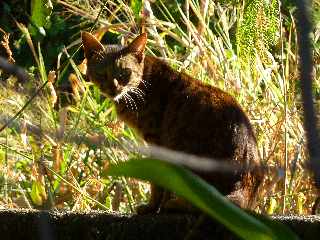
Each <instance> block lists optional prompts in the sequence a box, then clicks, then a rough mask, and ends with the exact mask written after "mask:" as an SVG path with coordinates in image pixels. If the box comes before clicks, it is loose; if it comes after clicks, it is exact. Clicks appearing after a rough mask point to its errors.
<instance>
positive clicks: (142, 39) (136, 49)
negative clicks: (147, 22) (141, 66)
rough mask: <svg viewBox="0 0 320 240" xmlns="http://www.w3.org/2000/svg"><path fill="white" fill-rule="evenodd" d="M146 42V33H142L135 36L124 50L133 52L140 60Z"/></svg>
mask: <svg viewBox="0 0 320 240" xmlns="http://www.w3.org/2000/svg"><path fill="white" fill-rule="evenodd" d="M146 43H147V33H142V34H140V35H139V36H138V37H136V38H135V39H134V40H133V41H132V42H131V43H130V44H129V45H128V47H127V48H126V50H127V51H128V52H130V53H134V54H135V55H136V56H137V58H138V60H139V62H141V61H142V58H143V52H144V49H145V47H146Z"/></svg>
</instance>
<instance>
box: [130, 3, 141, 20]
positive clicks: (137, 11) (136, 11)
mask: <svg viewBox="0 0 320 240" xmlns="http://www.w3.org/2000/svg"><path fill="white" fill-rule="evenodd" d="M130 6H131V9H132V11H133V13H134V16H135V18H136V19H139V18H140V11H141V7H142V0H131V4H130Z"/></svg>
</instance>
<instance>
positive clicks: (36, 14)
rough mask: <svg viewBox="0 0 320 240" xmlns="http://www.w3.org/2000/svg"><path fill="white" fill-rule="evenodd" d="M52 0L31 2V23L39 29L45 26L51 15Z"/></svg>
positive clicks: (32, 0) (33, 0)
mask: <svg viewBox="0 0 320 240" xmlns="http://www.w3.org/2000/svg"><path fill="white" fill-rule="evenodd" d="M52 9H53V6H52V2H51V0H31V21H32V22H33V23H34V24H35V25H36V26H37V27H38V28H42V27H44V26H45V24H46V23H47V21H48V20H49V17H50V15H51V12H52Z"/></svg>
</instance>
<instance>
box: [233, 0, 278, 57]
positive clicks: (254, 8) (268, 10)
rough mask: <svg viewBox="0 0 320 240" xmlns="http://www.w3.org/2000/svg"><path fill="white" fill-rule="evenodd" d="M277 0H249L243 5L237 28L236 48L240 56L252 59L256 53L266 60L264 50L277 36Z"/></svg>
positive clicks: (272, 43)
mask: <svg viewBox="0 0 320 240" xmlns="http://www.w3.org/2000/svg"><path fill="white" fill-rule="evenodd" d="M279 4H280V3H279V1H278V0H270V1H269V0H268V1H259V0H250V1H246V3H245V5H244V6H243V8H244V10H243V15H242V16H241V17H240V19H241V20H240V21H239V22H238V28H237V49H238V53H239V55H240V56H241V57H243V58H246V57H249V58H251V59H248V60H252V59H254V58H255V54H258V55H259V56H260V58H262V60H264V61H265V60H267V59H268V58H267V56H265V53H266V51H268V50H269V49H270V47H271V46H273V45H275V44H276V42H277V40H278V38H279V33H278V32H279V20H280V19H279Z"/></svg>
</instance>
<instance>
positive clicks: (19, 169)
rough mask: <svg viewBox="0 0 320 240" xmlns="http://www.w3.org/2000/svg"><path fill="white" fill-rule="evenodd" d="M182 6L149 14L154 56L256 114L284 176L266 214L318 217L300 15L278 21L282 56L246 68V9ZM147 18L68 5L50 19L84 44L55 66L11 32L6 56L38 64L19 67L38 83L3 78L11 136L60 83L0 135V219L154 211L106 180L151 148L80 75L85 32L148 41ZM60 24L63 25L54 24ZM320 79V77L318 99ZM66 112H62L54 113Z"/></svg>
mask: <svg viewBox="0 0 320 240" xmlns="http://www.w3.org/2000/svg"><path fill="white" fill-rule="evenodd" d="M179 2H181V3H182V4H177V3H176V2H174V1H172V2H170V4H165V3H164V1H161V0H159V1H156V2H155V3H151V6H150V8H149V6H145V10H146V11H149V14H150V19H149V21H148V22H147V25H146V28H147V29H148V33H149V35H148V46H147V54H150V55H156V56H159V57H161V58H163V59H166V60H167V61H168V62H169V63H170V64H171V65H172V66H173V67H174V68H176V69H177V70H178V71H186V72H188V73H190V74H192V75H193V76H195V77H196V78H198V79H199V80H201V81H204V82H206V83H208V84H213V85H215V86H218V87H220V88H222V89H224V90H226V91H227V92H229V93H231V94H232V95H233V96H235V97H236V98H237V100H238V101H239V103H240V104H241V105H242V106H243V108H244V109H245V110H246V112H247V114H248V115H249V118H250V119H251V122H252V124H253V126H254V129H255V132H256V136H257V140H258V145H259V150H260V154H261V159H262V161H263V162H265V163H267V164H268V165H269V166H272V167H275V168H276V169H279V171H274V172H272V173H271V174H269V175H268V176H267V177H266V179H265V182H264V186H263V191H262V192H261V193H260V195H259V196H258V201H259V206H258V207H257V209H256V210H257V211H258V212H263V213H269V214H271V213H298V214H308V213H310V210H311V206H312V203H313V201H314V198H315V189H314V188H313V185H312V181H311V175H310V173H309V171H308V170H307V167H306V160H307V156H306V153H305V150H304V148H305V141H306V140H305V138H304V131H303V126H302V119H301V116H302V112H301V103H300V90H299V79H298V69H297V64H298V58H297V42H296V27H295V22H294V19H293V17H292V15H291V13H290V14H289V15H282V16H280V15H279V16H277V17H278V22H279V25H277V31H276V32H277V36H278V37H277V38H276V39H277V40H276V43H275V44H274V46H273V50H272V51H271V50H268V48H262V49H263V50H260V51H263V54H258V53H254V55H253V56H252V58H251V59H250V60H248V59H246V58H245V57H243V56H242V57H239V55H238V54H237V47H239V46H237V45H236V43H235V37H234V35H233V34H232V32H233V30H234V28H235V26H237V24H239V21H240V20H241V18H242V17H243V6H242V5H241V4H240V3H238V4H234V5H232V4H219V3H217V1H208V5H207V7H206V8H205V9H204V8H203V6H200V5H199V4H198V2H197V1H194V0H188V1H179ZM204 2H206V1H204ZM314 4H318V3H317V1H315V3H314ZM172 6H173V7H172ZM101 9H102V10H101ZM173 9H175V12H173ZM100 10H101V11H100ZM138 15H139V14H137V12H135V10H134V8H130V4H128V3H127V2H126V1H123V0H116V1H107V4H104V5H103V4H102V2H100V1H90V0H81V1H80V0H79V1H74V0H64V1H58V3H56V4H55V5H54V8H53V12H52V13H51V15H50V17H51V19H55V18H57V19H59V18H61V19H63V20H64V21H65V22H66V23H67V25H66V26H60V25H59V27H61V29H60V31H62V32H63V31H64V30H65V28H67V27H69V28H70V29H74V32H72V33H70V34H68V35H67V36H68V38H67V39H62V40H61V41H60V42H62V43H63V44H65V48H63V47H60V48H59V49H58V48H57V49H54V50H56V51H57V52H58V53H57V54H51V55H53V57H52V58H50V59H49V58H48V56H51V55H50V54H49V53H50V52H49V50H50V51H52V49H50V48H48V47H47V43H46V42H45V41H42V39H41V37H39V36H38V35H37V34H36V33H33V32H32V31H31V30H32V29H31V28H30V26H29V27H28V26H27V27H24V26H22V25H20V29H19V28H18V27H11V28H12V29H13V32H14V35H13V39H11V38H9V39H8V41H9V47H10V48H7V50H11V51H13V52H14V53H17V54H16V56H21V55H19V46H20V47H21V45H19V44H22V45H23V46H24V47H25V48H26V50H25V51H29V54H30V56H32V58H30V59H32V61H31V63H27V64H25V65H24V64H23V61H22V60H24V59H17V57H16V56H15V54H14V53H13V54H12V58H13V59H14V60H15V61H16V62H18V63H20V65H21V66H22V67H24V68H26V70H28V72H29V73H30V75H31V78H30V81H29V82H28V83H25V84H21V83H19V84H18V83H17V80H16V79H15V78H14V77H12V76H11V77H9V76H6V75H5V74H3V73H2V75H1V79H2V80H4V81H2V83H1V85H0V88H1V89H0V122H1V124H3V123H4V122H5V119H6V118H7V117H9V116H13V115H14V114H15V113H17V112H18V111H19V110H20V109H21V108H22V107H23V106H24V105H25V103H26V102H27V101H28V99H30V97H31V96H32V94H33V93H34V92H35V91H36V89H39V88H40V87H41V85H42V84H44V83H45V82H46V81H47V80H48V78H50V79H49V80H50V81H49V83H48V84H47V86H46V87H45V89H44V90H43V91H41V92H40V94H38V95H37V97H36V98H35V99H34V100H33V101H32V102H31V103H30V104H28V105H27V107H26V108H25V109H24V111H23V112H22V113H21V114H20V115H19V117H18V118H17V119H16V120H15V121H14V122H13V123H12V124H11V125H10V126H9V127H7V128H6V129H5V130H3V131H2V132H0V169H1V170H0V173H1V174H0V181H1V184H0V186H1V187H0V206H1V207H3V208H17V207H30V208H47V209H49V208H64V209H71V210H88V209H105V210H110V211H120V212H125V213H130V212H132V211H133V209H134V207H135V206H136V205H138V204H140V203H142V202H143V201H146V199H147V197H148V194H149V192H148V187H147V184H145V183H142V182H138V181H137V180H134V179H125V178H111V177H101V172H103V171H104V170H106V169H108V166H109V164H110V163H117V162H121V161H125V160H126V159H128V158H129V157H130V156H133V155H135V153H134V152H132V151H131V150H130V148H129V147H128V145H130V144H134V145H135V144H137V143H141V142H142V141H141V139H139V137H138V136H137V135H136V134H135V133H134V131H133V130H132V129H130V128H128V127H127V126H126V125H124V124H123V123H122V122H120V121H119V120H118V119H117V117H116V114H115V111H114V108H113V106H112V104H111V103H110V102H109V101H108V99H104V98H103V97H102V96H101V95H100V92H99V90H98V89H97V88H96V87H94V86H93V85H92V84H90V83H88V82H85V81H84V79H83V77H82V74H81V72H80V70H79V69H78V67H77V66H78V65H79V64H80V63H81V61H82V60H83V56H82V54H81V51H79V50H78V49H79V47H80V44H79V43H80V41H79V39H80V31H79V30H80V29H82V30H91V28H92V27H93V28H94V29H101V28H102V27H107V28H108V30H109V32H108V33H106V38H107V41H106V42H109V40H110V41H113V42H118V41H122V42H127V41H128V40H130V39H131V38H132V37H133V36H134V35H136V34H138V33H139V26H138V25H137V23H138V21H136V17H137V16H138ZM57 16H58V17H59V18H58V17H57ZM98 16H99V17H98ZM78 18H79V19H78ZM74 19H76V20H77V21H76V23H74V22H73V21H74ZM53 23H55V24H58V23H59V21H58V20H55V21H54V20H52V24H53ZM94 23H95V25H93V24H94ZM2 24H5V23H4V22H3V23H1V22H0V27H1V28H3V29H6V27H7V29H9V28H8V26H3V25H2ZM68 24H70V25H68ZM318 25H319V24H318ZM318 25H316V29H315V32H316V33H319V28H318V27H319V26H318ZM12 26H13V25H12ZM57 26H58V25H57ZM54 27H55V26H53V27H52V28H45V29H46V30H47V34H52V35H53V30H52V29H54ZM64 27H65V28H64ZM280 29H283V30H282V31H281V32H280ZM66 31H67V30H66ZM28 36H31V37H30V38H29V37H28ZM54 36H58V35H54ZM316 36H318V35H316ZM56 38H57V37H56ZM35 39H36V40H35ZM10 40H11V42H10ZM105 40H106V39H105V38H104V41H105ZM315 40H317V39H315ZM50 41H52V42H53V41H54V39H50ZM50 41H49V42H50ZM66 43H67V44H66ZM63 44H62V45H63ZM16 48H17V49H18V50H17V49H16ZM21 49H22V47H21ZM270 49H271V48H270ZM58 50H59V51H58ZM52 62H53V63H55V64H53V63H52ZM59 62H60V63H59ZM56 63H58V64H56ZM49 71H55V75H56V79H55V80H53V75H51V77H49ZM70 74H76V76H77V77H75V76H74V75H73V76H72V77H71V76H70ZM319 76H320V75H319V72H318V69H317V68H316V69H315V80H316V82H315V92H316V93H317V92H318V91H319V90H318V89H319V88H318V86H319ZM70 78H71V79H72V80H73V84H72V89H73V91H72V94H61V91H62V90H61V89H62V87H61V86H63V85H64V84H65V83H66V82H67V81H68V79H70ZM56 95H57V96H60V97H61V96H63V97H65V96H66V95H67V96H68V97H69V99H71V100H72V102H73V104H72V105H69V106H64V102H65V100H59V101H58V102H57V103H55V102H54V101H55V96H56ZM59 99H61V98H59ZM57 105H60V106H61V107H60V108H57V107H54V106H57ZM280 169H282V170H283V171H280Z"/></svg>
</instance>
